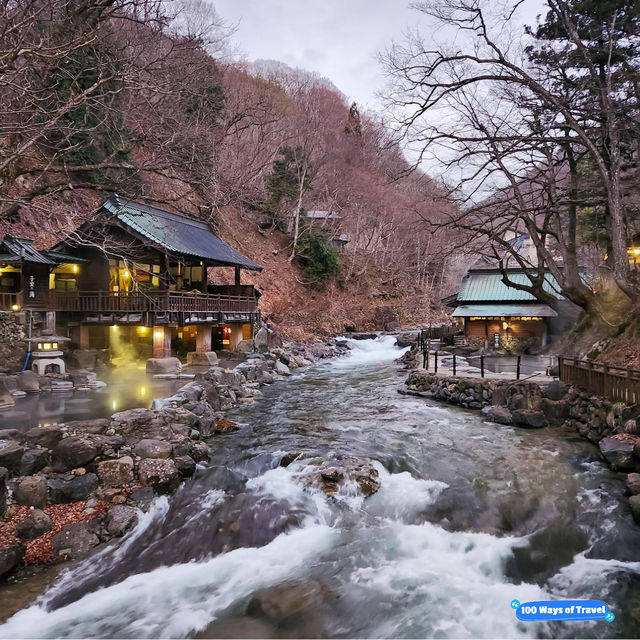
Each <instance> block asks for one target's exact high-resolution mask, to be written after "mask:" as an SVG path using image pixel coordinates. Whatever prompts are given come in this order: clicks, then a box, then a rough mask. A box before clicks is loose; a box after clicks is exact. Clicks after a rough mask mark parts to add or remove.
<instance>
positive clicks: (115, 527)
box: [107, 504, 138, 537]
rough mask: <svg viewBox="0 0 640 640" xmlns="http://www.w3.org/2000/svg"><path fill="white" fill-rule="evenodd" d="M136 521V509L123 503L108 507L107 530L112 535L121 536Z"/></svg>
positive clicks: (133, 525)
mask: <svg viewBox="0 0 640 640" xmlns="http://www.w3.org/2000/svg"><path fill="white" fill-rule="evenodd" d="M137 522H138V510H137V509H136V508H134V507H129V506H127V505H124V504H118V505H116V506H115V507H111V509H109V513H108V514H107V531H108V532H109V533H110V534H111V535H112V536H118V537H120V536H123V535H124V534H125V533H126V532H127V531H128V530H129V529H132V528H133V527H135V525H136V523H137Z"/></svg>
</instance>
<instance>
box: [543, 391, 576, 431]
mask: <svg viewBox="0 0 640 640" xmlns="http://www.w3.org/2000/svg"><path fill="white" fill-rule="evenodd" d="M570 409H571V406H570V405H569V403H568V402H566V401H565V400H561V399H560V400H552V399H550V398H542V399H541V400H540V410H541V411H542V413H544V415H545V417H546V418H547V420H548V421H549V424H550V425H551V426H552V427H560V426H561V425H563V424H564V422H565V421H566V420H568V419H569V413H570Z"/></svg>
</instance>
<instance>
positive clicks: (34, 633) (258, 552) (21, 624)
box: [0, 526, 336, 638]
mask: <svg viewBox="0 0 640 640" xmlns="http://www.w3.org/2000/svg"><path fill="white" fill-rule="evenodd" d="M335 537H336V532H335V531H334V530H332V529H331V528H329V527H326V526H314V527H307V528H304V529H298V530H296V531H294V532H292V533H286V534H281V535H280V536H278V537H277V538H275V539H274V540H273V541H272V542H270V543H269V544H268V545H266V546H264V547H260V548H241V549H235V550H233V551H230V552H228V553H225V554H222V555H219V556H216V557H215V558H212V559H210V560H207V561H205V562H189V563H186V564H179V565H174V566H171V567H161V568H159V569H156V570H154V571H152V572H150V573H142V574H136V575H134V576H130V577H129V578H127V579H126V580H124V581H122V582H120V583H119V584H116V585H113V586H111V587H107V588H105V589H100V590H98V591H95V592H93V593H89V594H87V595H86V596H84V597H83V598H81V599H80V600H78V601H76V602H73V603H71V604H69V605H68V606H66V607H62V608H60V609H56V610H54V611H47V610H46V608H45V607H44V606H42V605H34V606H31V607H29V608H28V609H24V610H22V611H20V612H19V613H17V614H15V615H14V616H13V617H12V618H10V619H9V620H8V621H7V622H6V623H5V624H3V625H2V626H0V638H54V637H63V638H83V637H84V638H90V637H93V638H96V637H98V638H100V637H140V638H153V637H166V638H177V637H185V636H186V635H188V634H191V633H194V632H197V631H200V630H202V629H204V628H205V627H206V626H207V625H208V624H210V623H211V622H212V621H213V620H215V619H216V617H217V616H218V615H219V613H220V612H221V611H223V610H225V609H227V608H228V607H230V606H231V605H233V604H234V603H237V602H238V601H241V600H243V599H247V598H248V597H249V596H250V595H251V594H252V593H253V592H254V591H256V590H257V589H262V588H265V587H267V586H270V585H273V584H278V583H280V582H282V581H283V580H286V579H290V578H293V577H296V576H297V575H298V574H299V573H300V572H302V571H305V570H308V568H309V566H310V565H311V564H312V563H313V561H314V559H316V558H317V557H318V556H319V555H320V554H322V553H323V552H325V551H326V550H328V549H329V548H330V547H331V546H332V544H333V543H334V540H335Z"/></svg>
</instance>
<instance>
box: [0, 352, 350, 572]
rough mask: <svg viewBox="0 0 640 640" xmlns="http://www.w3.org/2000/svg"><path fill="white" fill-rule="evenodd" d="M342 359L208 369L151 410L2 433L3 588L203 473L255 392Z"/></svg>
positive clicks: (293, 358) (267, 356)
mask: <svg viewBox="0 0 640 640" xmlns="http://www.w3.org/2000/svg"><path fill="white" fill-rule="evenodd" d="M347 352H348V349H347V348H346V345H345V344H344V343H338V342H336V341H332V342H330V343H328V344H310V345H298V344H285V345H284V346H283V347H282V348H277V349H272V350H271V351H269V352H266V353H253V354H248V356H247V358H246V360H245V361H243V362H241V363H240V364H238V366H236V367H235V368H234V369H232V370H227V369H222V368H221V367H212V368H211V369H210V370H209V371H207V372H206V373H203V374H198V375H196V376H195V378H194V380H193V381H191V382H189V383H188V384H186V385H185V386H184V387H182V388H181V389H180V390H179V391H178V392H177V393H176V394H175V395H173V396H172V397H170V398H163V399H158V400H154V402H153V405H152V407H151V408H150V409H144V408H140V409H131V410H128V411H122V412H119V413H114V414H113V415H112V416H110V417H108V418H100V419H95V420H87V421H75V422H68V423H66V424H59V425H57V426H50V427H36V428H32V429H29V430H28V431H24V432H23V431H19V430H17V429H4V430H0V580H2V579H3V578H6V577H7V576H8V575H10V574H11V573H12V572H14V571H15V570H16V569H17V568H19V567H20V566H24V565H33V564H38V563H43V562H57V561H61V560H67V559H76V558H81V557H84V556H86V555H88V554H89V553H91V552H92V551H93V550H94V548H95V547H97V546H98V545H100V544H101V543H105V542H108V541H109V540H111V539H112V538H116V537H120V536H122V535H124V534H125V533H126V532H127V531H128V530H129V529H131V528H132V527H133V526H134V525H135V524H136V522H137V520H138V517H139V515H140V512H141V511H140V510H141V509H144V508H145V507H146V506H148V504H149V502H150V501H151V499H152V498H153V497H154V496H155V495H157V494H166V493H171V492H172V491H174V490H175V489H176V488H177V487H178V486H179V485H180V483H181V482H183V481H184V480H185V479H187V478H189V477H190V476H192V475H193V474H194V473H195V472H196V465H197V464H199V463H206V461H207V460H208V459H209V453H210V448H209V447H210V444H209V443H210V442H211V439H212V438H214V437H218V436H220V435H221V434H224V433H226V432H229V431H231V430H234V429H236V428H237V427H236V424H235V423H234V422H232V421H230V420H227V419H225V417H224V416H225V411H227V410H229V409H231V408H232V407H236V406H239V405H243V404H248V403H251V402H254V401H255V400H256V398H259V397H260V396H261V395H262V392H261V391H260V387H262V386H263V385H267V384H271V383H273V382H275V381H276V380H277V379H279V378H280V377H282V376H287V375H290V374H291V371H292V370H293V369H296V368H298V367H304V366H307V365H309V364H311V363H312V362H313V361H315V360H317V359H319V358H327V357H333V356H337V355H344V354H346V353H347Z"/></svg>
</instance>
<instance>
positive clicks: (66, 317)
mask: <svg viewBox="0 0 640 640" xmlns="http://www.w3.org/2000/svg"><path fill="white" fill-rule="evenodd" d="M11 240H12V239H11V238H9V244H10V243H11ZM22 242H23V243H27V245H28V246H30V247H32V248H33V245H32V244H31V243H29V241H22ZM5 245H6V248H9V245H8V244H7V238H5V241H4V244H3V248H4V247H5ZM33 249H34V251H37V250H35V248H33ZM38 253H39V254H41V255H42V256H44V257H45V258H47V260H48V262H47V263H46V264H45V263H44V262H42V264H41V266H38V267H33V268H32V267H29V273H27V272H26V271H25V273H24V275H23V276H22V278H21V282H22V284H21V287H22V292H21V296H20V298H19V299H18V298H15V301H14V298H11V297H5V298H4V299H3V298H2V297H1V296H2V293H0V301H2V303H3V307H4V308H5V309H7V310H8V309H13V310H17V309H19V308H25V309H33V310H37V311H46V312H49V313H51V312H55V324H56V327H57V330H58V331H59V332H64V333H65V334H67V335H69V336H70V337H71V338H72V339H73V341H74V343H76V345H77V346H78V347H80V348H86V349H90V348H98V349H104V348H110V349H111V350H112V351H113V350H114V347H115V345H122V344H126V345H132V346H133V347H135V350H136V352H137V355H139V356H140V357H144V356H147V357H148V356H150V355H152V354H153V356H155V357H167V356H169V355H172V354H173V355H179V356H184V355H186V353H188V352H208V351H212V350H218V349H228V350H234V349H235V347H236V346H237V344H238V343H239V342H240V341H241V340H243V339H248V338H251V337H252V335H253V326H254V324H255V323H256V322H257V320H258V318H259V309H258V299H259V296H260V294H259V293H258V292H257V290H256V289H255V287H254V286H253V285H243V284H241V280H240V274H241V271H242V270H249V271H260V270H262V267H261V266H260V265H259V264H257V263H255V262H253V261H252V260H250V259H249V258H247V257H246V256H243V255H242V254H241V253H239V252H238V251H235V250H234V249H233V248H231V247H230V246H229V245H227V244H226V243H224V242H223V241H222V240H221V239H220V238H219V237H218V236H217V235H216V233H215V231H214V230H213V229H212V227H211V226H210V225H208V224H207V223H205V222H201V221H198V220H193V219H190V218H186V217H184V216H181V215H178V214H175V213H170V212H168V211H165V210H162V209H159V208H157V207H152V206H149V205H146V204H143V203H140V202H132V201H129V200H126V199H124V198H121V197H120V196H118V195H112V196H111V197H110V198H109V199H107V201H106V202H105V203H104V204H103V205H102V206H101V207H100V209H99V210H98V211H97V212H95V213H94V214H93V215H92V216H91V217H90V219H88V220H87V221H86V222H85V223H84V224H83V225H82V226H80V227H79V228H78V229H77V230H76V231H74V232H73V233H72V234H70V235H69V236H68V237H67V238H66V239H65V240H63V241H62V242H59V243H58V244H57V245H56V246H55V247H53V249H52V250H50V251H45V252H38ZM4 264H5V261H4V256H2V255H0V266H2V267H3V265H4ZM24 264H27V263H24ZM218 267H219V268H232V269H233V270H234V273H235V278H234V284H232V285H223V284H218V283H216V282H215V279H212V277H211V276H212V274H214V273H215V268H218ZM34 270H35V271H37V274H36V276H35V278H36V279H35V285H34V287H35V289H36V295H35V297H30V290H29V289H25V286H26V287H27V288H28V287H29V286H31V285H30V284H29V282H31V280H30V278H31V273H32V272H33V271H34ZM3 273H4V267H3ZM25 278H26V282H27V284H26V285H25V283H24V282H25ZM0 282H2V281H1V280H0ZM10 284H11V283H9V282H8V280H7V282H6V285H7V286H9V285H10ZM0 292H4V290H3V289H0ZM25 294H26V295H25Z"/></svg>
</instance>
